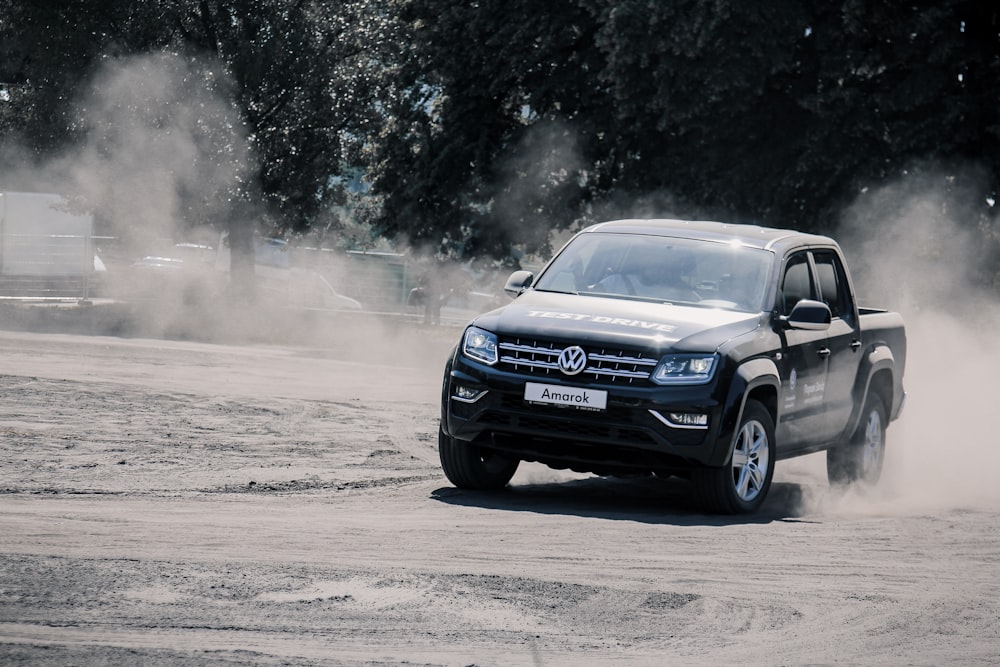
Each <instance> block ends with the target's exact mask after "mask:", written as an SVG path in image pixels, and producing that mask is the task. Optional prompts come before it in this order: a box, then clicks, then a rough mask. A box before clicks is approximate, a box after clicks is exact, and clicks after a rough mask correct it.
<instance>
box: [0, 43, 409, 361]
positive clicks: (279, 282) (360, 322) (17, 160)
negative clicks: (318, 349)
mask: <svg viewBox="0 0 1000 667" xmlns="http://www.w3.org/2000/svg"><path fill="white" fill-rule="evenodd" d="M231 88H232V83H231V82H230V81H229V79H228V77H227V75H226V74H225V73H224V72H223V71H222V70H221V68H220V67H218V66H217V65H215V64H213V61H211V60H209V59H204V58H195V57H188V56H181V55H176V54H167V53H161V54H153V55H146V56H139V57H133V58H128V59H121V60H108V62H107V64H106V65H105V66H103V67H102V68H101V69H100V70H99V71H98V72H97V73H96V75H95V77H94V79H93V80H92V81H91V82H90V84H89V85H86V86H83V88H82V90H83V92H82V93H81V95H80V97H79V99H76V100H75V101H74V104H73V106H72V108H71V110H70V111H69V112H68V114H69V122H70V125H71V127H72V131H73V132H74V133H75V134H74V137H73V139H74V141H73V142H71V144H70V145H68V146H67V148H66V149H65V150H64V151H63V152H62V153H61V154H60V155H58V156H57V157H54V158H51V159H48V160H46V161H45V162H39V161H38V160H37V159H35V157H34V153H33V152H32V151H31V150H30V149H28V148H25V147H23V146H19V145H18V144H17V143H16V142H15V141H14V140H13V139H8V140H7V141H5V142H3V144H2V146H0V157H2V158H3V159H2V162H0V164H2V167H0V190H2V191H25V192H54V193H59V194H62V195H64V196H66V197H67V199H68V200H69V202H70V203H71V206H73V207H79V208H80V209H83V210H88V211H92V212H93V213H94V219H95V232H94V233H95V237H96V238H95V248H96V250H97V252H98V255H99V258H100V261H101V263H102V264H103V266H104V267H106V269H107V270H106V271H105V272H102V273H100V274H97V275H95V276H94V289H93V291H92V296H96V297H107V298H108V299H109V300H112V301H115V302H117V305H115V306H107V307H104V308H103V309H102V310H101V315H100V317H102V318H103V319H104V320H105V321H104V322H103V323H102V324H103V327H104V329H106V330H108V331H110V332H111V333H118V334H122V335H130V336H145V337H172V338H192V339H198V340H207V341H211V342H237V343H242V342H269V343H283V342H293V343H317V344H320V343H324V344H326V343H330V342H331V341H333V342H342V343H344V344H347V343H350V344H352V345H371V344H376V343H377V342H378V341H380V340H382V338H383V337H384V335H386V332H387V331H388V330H391V329H393V327H392V326H390V325H386V324H384V323H383V322H382V321H381V320H379V319H378V318H376V317H364V316H360V315H358V314H357V313H353V314H352V316H351V318H350V321H349V322H347V323H345V322H344V321H343V320H344V318H343V317H341V318H334V317H333V316H332V315H331V314H330V313H324V312H321V311H334V310H338V309H340V310H344V309H347V310H357V308H356V304H355V303H352V301H353V302H357V301H359V299H356V298H355V299H352V298H351V297H352V296H353V294H352V293H353V292H354V291H355V288H357V287H358V285H357V284H354V283H356V282H357V279H358V274H359V272H358V271H356V270H353V269H351V268H349V267H347V266H345V264H344V261H343V260H342V259H339V258H338V257H336V256H335V253H332V252H322V251H320V250H319V249H313V250H314V252H311V253H305V252H304V251H303V253H302V257H299V258H294V259H293V258H292V257H291V256H292V255H293V254H294V253H295V248H294V245H295V244H293V243H288V244H287V245H285V246H283V247H280V248H279V251H280V252H278V253H277V254H278V255H280V256H277V257H276V259H277V260H278V262H277V264H278V265H279V268H278V269H275V268H273V267H262V266H261V265H260V264H258V267H257V271H256V273H257V276H256V279H255V280H256V288H255V290H254V292H255V297H256V298H255V299H254V300H252V301H251V302H249V303H235V301H236V300H235V299H233V298H231V297H232V296H233V294H234V290H233V287H234V286H233V285H231V284H230V281H229V274H228V260H227V259H225V252H220V249H221V250H222V251H225V244H224V242H223V240H222V234H221V232H222V230H225V229H227V228H228V227H229V226H230V225H231V224H232V223H233V222H234V221H235V223H236V224H245V225H252V226H253V227H254V228H255V229H263V228H268V227H270V223H269V220H271V219H272V218H271V217H270V214H269V211H267V210H265V208H264V207H262V206H257V207H254V206H251V205H250V204H249V203H247V198H246V193H247V192H248V191H251V190H252V189H253V183H254V182H255V179H256V174H257V172H258V170H259V166H258V164H257V163H256V160H255V156H254V151H253V141H252V137H251V136H249V130H248V128H247V127H246V125H245V123H244V122H243V120H242V118H241V117H240V114H239V112H238V110H237V109H236V108H235V107H234V106H233V105H232V104H231V103H230V102H229V100H230V99H231V97H232V95H231ZM236 216H239V217H238V218H236ZM302 245H309V244H308V243H304V244H302ZM275 247H277V246H275ZM306 254H308V257H305V255H306ZM300 260H301V267H300V266H299V263H300ZM287 268H293V269H295V270H294V271H289V270H285V269H287ZM369 273H371V272H370V271H369ZM317 276H319V277H317ZM381 277H382V276H375V277H374V278H373V277H371V276H369V277H368V278H369V279H368V281H367V285H368V286H369V289H368V290H367V291H366V293H365V295H364V296H365V301H363V302H362V303H361V305H362V306H364V307H365V311H366V312H368V311H371V310H380V306H381V305H382V304H383V303H384V302H386V301H389V300H390V299H389V298H388V296H387V294H386V293H387V292H391V291H392V290H395V291H400V290H401V289H402V287H401V286H399V285H396V284H390V285H388V286H382V283H383V282H385V281H384V280H383V281H381V282H380V280H379V279H380V278H381ZM324 283H325V284H324ZM343 297H347V298H346V299H345V298H343ZM391 297H392V298H395V299H396V302H397V303H398V302H399V299H398V295H397V294H395V293H393V294H391Z"/></svg>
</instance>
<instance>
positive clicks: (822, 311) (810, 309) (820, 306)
mask: <svg viewBox="0 0 1000 667" xmlns="http://www.w3.org/2000/svg"><path fill="white" fill-rule="evenodd" d="M780 319H781V321H782V322H783V323H784V324H786V325H787V326H788V327H789V328H791V329H804V330H806V331H826V330H827V329H829V328H830V322H831V321H832V320H833V315H832V314H831V313H830V306H828V305H826V304H825V303H823V302H821V301H813V300H812V299H802V300H801V301H799V302H798V303H797V304H795V306H794V307H793V308H792V312H790V313H788V316H787V317H782V318H780Z"/></svg>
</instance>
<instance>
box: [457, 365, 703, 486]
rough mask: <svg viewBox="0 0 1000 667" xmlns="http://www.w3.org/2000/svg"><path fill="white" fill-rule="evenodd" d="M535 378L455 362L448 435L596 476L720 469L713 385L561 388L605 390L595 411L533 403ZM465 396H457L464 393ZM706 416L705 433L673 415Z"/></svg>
mask: <svg viewBox="0 0 1000 667" xmlns="http://www.w3.org/2000/svg"><path fill="white" fill-rule="evenodd" d="M539 381H540V380H539V378H538V377H537V376H528V375H522V374H518V373H509V372H504V371H500V370H497V369H495V368H493V367H490V366H486V365H481V364H477V363H473V362H470V361H469V360H467V359H465V358H463V357H462V356H461V355H460V354H459V355H456V357H455V358H454V359H453V360H452V363H451V364H450V365H449V368H448V370H447V372H446V375H445V378H444V386H443V387H442V422H443V424H442V425H443V428H444V430H445V432H446V433H448V435H450V436H452V437H454V438H456V439H458V440H463V441H467V442H470V443H473V444H476V445H478V446H482V447H488V448H490V449H494V450H497V451H501V452H504V453H507V454H509V455H510V456H512V457H516V458H518V459H521V460H525V461H539V462H541V463H545V464H546V465H550V466H552V467H556V468H570V469H574V470H580V471H587V472H596V473H598V474H611V473H633V472H643V473H648V472H660V471H671V470H676V469H689V468H692V467H699V466H705V465H721V464H722V462H721V461H719V447H718V446H717V443H718V436H719V429H720V424H721V423H722V412H723V406H722V404H721V401H720V400H719V399H718V397H716V396H715V395H714V392H715V391H716V383H717V381H718V379H716V381H715V382H712V383H709V384H706V385H698V386H691V385H688V386H683V387H661V386H655V385H654V386H650V385H649V384H648V383H643V385H644V386H639V385H613V384H608V385H605V384H586V383H573V382H569V381H566V380H564V379H562V378H561V377H559V376H557V375H554V376H550V377H547V378H545V379H544V380H543V381H544V382H546V383H548V384H552V385H558V386H561V387H566V388H568V389H571V388H586V389H598V390H603V391H607V407H606V409H604V410H599V411H591V410H582V409H577V408H572V407H556V406H550V405H538V404H534V403H529V402H527V401H525V399H524V392H525V383H526V382H539ZM460 388H462V389H464V390H465V391H464V395H463V396H461V397H459V395H458V394H459V389H460ZM677 412H681V413H695V414H703V415H707V419H708V423H707V425H705V426H701V427H693V426H678V425H673V424H671V423H670V420H669V418H668V415H669V414H670V413H677Z"/></svg>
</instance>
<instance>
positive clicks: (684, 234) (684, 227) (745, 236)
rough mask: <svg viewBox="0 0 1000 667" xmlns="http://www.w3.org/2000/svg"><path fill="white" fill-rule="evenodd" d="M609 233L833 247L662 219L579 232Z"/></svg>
mask: <svg viewBox="0 0 1000 667" xmlns="http://www.w3.org/2000/svg"><path fill="white" fill-rule="evenodd" d="M591 232H609V233H616V234H649V235H653V236H674V237H678V238H690V239H704V240H707V241H716V242H719V243H731V242H734V241H736V242H739V243H740V244H742V245H745V246H749V247H753V248H762V249H765V250H774V251H782V250H785V249H788V248H791V247H796V246H801V245H811V246H815V245H819V246H834V245H836V244H835V243H834V241H833V239H831V238H830V237H827V236H819V235H816V234H806V233H804V232H798V231H795V230H792V229H777V228H773V227H760V226H758V225H743V224H732V223H726V222H714V221H711V220H672V219H666V218H649V219H640V218H630V219H625V220H611V221H608V222H601V223H598V224H596V225H591V226H589V227H587V228H585V229H583V230H582V231H581V233H591Z"/></svg>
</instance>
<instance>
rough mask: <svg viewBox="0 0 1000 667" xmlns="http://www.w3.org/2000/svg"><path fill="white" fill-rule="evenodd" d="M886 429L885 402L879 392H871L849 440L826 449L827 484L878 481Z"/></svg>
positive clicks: (871, 482)
mask: <svg viewBox="0 0 1000 667" xmlns="http://www.w3.org/2000/svg"><path fill="white" fill-rule="evenodd" d="M885 428H886V411H885V404H884V403H883V402H882V398H881V397H880V396H879V395H878V394H874V393H871V394H869V395H868V398H867V399H865V408H864V411H863V412H862V413H861V421H860V422H858V428H857V429H856V430H855V431H854V435H853V436H851V439H850V440H849V441H848V442H846V443H843V444H839V445H836V446H834V447H831V448H830V449H828V450H826V476H827V479H829V480H830V484H832V485H834V486H837V485H844V484H855V483H858V482H860V483H863V484H876V483H878V480H879V478H880V477H881V476H882V462H883V461H884V460H885Z"/></svg>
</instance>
